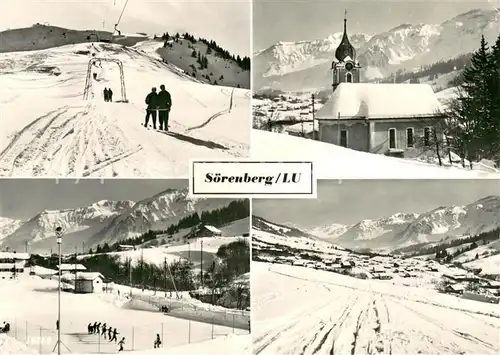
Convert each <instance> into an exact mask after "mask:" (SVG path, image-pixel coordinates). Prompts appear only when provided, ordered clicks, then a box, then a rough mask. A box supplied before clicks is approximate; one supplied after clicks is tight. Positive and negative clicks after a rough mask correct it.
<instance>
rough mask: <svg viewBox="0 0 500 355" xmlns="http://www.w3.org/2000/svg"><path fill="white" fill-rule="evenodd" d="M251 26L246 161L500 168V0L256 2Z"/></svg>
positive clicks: (433, 174) (336, 168) (355, 169)
mask: <svg viewBox="0 0 500 355" xmlns="http://www.w3.org/2000/svg"><path fill="white" fill-rule="evenodd" d="M253 28H254V30H253V69H252V77H253V87H252V91H253V101H252V105H253V128H254V130H253V133H252V157H253V158H257V159H264V158H267V159H284V158H293V159H306V160H307V159H314V161H315V162H316V168H317V174H318V176H319V177H320V178H325V179H329V178H334V179H338V178H343V179H357V178H373V179H378V178H397V179H405V178H410V179H415V178H417V179H418V178H452V179H453V178H488V177H500V166H499V160H498V156H499V148H498V147H499V138H498V137H500V128H499V126H498V124H497V122H498V120H499V119H500V113H499V112H500V109H499V106H500V104H499V103H500V93H499V90H498V85H497V83H498V82H499V81H500V76H499V74H498V73H499V72H500V60H499V59H498V58H500V55H499V53H500V36H499V33H500V2H498V0H490V1H488V0H468V1H467V2H465V1H460V0H459V1H436V0H420V1H411V2H410V1H380V0H373V1H358V0H345V1H307V0H293V1H279V2H276V1H273V0H255V1H254V5H253ZM271 147H272V149H271ZM353 162H355V163H353Z"/></svg>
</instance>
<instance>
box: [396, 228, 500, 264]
mask: <svg viewBox="0 0 500 355" xmlns="http://www.w3.org/2000/svg"><path fill="white" fill-rule="evenodd" d="M497 239H500V228H496V229H493V230H491V231H489V232H483V233H479V234H478V235H473V236H470V237H467V238H459V239H451V240H449V241H445V242H440V243H439V245H434V246H430V247H429V246H428V247H426V246H425V245H423V246H418V245H413V246H410V247H406V248H404V249H400V250H398V252H409V251H411V249H415V248H418V250H417V251H415V252H412V253H410V255H409V256H410V257H415V256H420V255H428V254H435V256H436V259H443V260H444V261H446V262H449V261H450V260H452V259H453V258H454V257H456V256H458V255H460V254H462V253H464V252H466V251H469V250H472V249H475V248H477V246H478V245H481V244H487V243H489V242H491V241H494V240H497ZM469 243H471V245H470V246H469V247H465V246H464V247H463V248H457V249H456V250H455V252H453V253H451V252H448V251H447V249H448V248H454V247H458V246H460V245H463V244H469Z"/></svg>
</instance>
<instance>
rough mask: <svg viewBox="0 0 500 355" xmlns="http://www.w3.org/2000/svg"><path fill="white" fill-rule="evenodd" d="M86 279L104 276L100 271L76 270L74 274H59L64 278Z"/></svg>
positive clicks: (90, 279)
mask: <svg viewBox="0 0 500 355" xmlns="http://www.w3.org/2000/svg"><path fill="white" fill-rule="evenodd" d="M75 278H76V279H77V280H86V281H93V280H95V279H96V278H101V279H103V280H104V276H103V275H102V274H101V273H100V272H77V273H76V275H71V274H64V275H62V276H61V279H65V280H74V279H75Z"/></svg>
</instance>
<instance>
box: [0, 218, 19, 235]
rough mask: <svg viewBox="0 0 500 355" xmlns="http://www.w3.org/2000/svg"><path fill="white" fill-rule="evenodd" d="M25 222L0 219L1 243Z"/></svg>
mask: <svg viewBox="0 0 500 355" xmlns="http://www.w3.org/2000/svg"><path fill="white" fill-rule="evenodd" d="M23 223H24V221H20V220H15V219H11V218H5V217H0V231H1V232H0V241H1V240H2V239H3V238H5V237H6V236H8V235H9V234H11V233H13V232H14V231H15V230H16V229H18V228H19V227H20V226H21V225H22V224H23Z"/></svg>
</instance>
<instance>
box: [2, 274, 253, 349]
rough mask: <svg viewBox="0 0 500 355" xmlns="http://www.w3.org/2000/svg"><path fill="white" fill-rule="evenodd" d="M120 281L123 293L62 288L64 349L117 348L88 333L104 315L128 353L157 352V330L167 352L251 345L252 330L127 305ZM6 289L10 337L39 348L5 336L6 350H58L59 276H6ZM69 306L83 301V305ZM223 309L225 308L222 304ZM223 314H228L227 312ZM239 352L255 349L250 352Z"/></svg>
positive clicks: (4, 302) (186, 304)
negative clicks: (205, 346)
mask: <svg viewBox="0 0 500 355" xmlns="http://www.w3.org/2000/svg"><path fill="white" fill-rule="evenodd" d="M115 286H118V287H117V288H118V289H120V288H121V291H122V292H121V296H120V295H118V294H117V292H116V289H115V290H114V292H109V293H92V294H74V293H68V292H62V293H61V305H62V313H61V319H62V321H61V341H62V342H63V343H64V346H62V347H61V350H62V352H65V353H66V352H67V353H69V351H66V349H69V350H70V351H71V353H73V354H92V353H108V354H114V353H116V352H117V345H116V344H115V343H114V342H109V341H108V340H103V338H100V339H99V337H98V336H97V335H95V334H88V333H87V324H88V323H89V322H90V321H94V320H98V319H99V321H103V322H107V324H108V325H111V326H113V327H116V328H117V330H118V332H119V333H120V335H119V336H120V337H125V339H126V342H125V347H124V348H125V349H124V350H125V352H132V351H134V350H135V351H137V352H139V353H140V352H141V351H142V353H143V354H146V353H152V351H153V341H154V338H155V336H156V334H157V333H160V334H161V337H162V343H163V344H162V346H163V347H162V349H161V351H162V352H163V353H165V352H166V353H170V352H171V351H170V349H172V353H175V354H177V352H176V351H175V350H174V349H176V348H180V349H182V352H181V354H193V355H195V354H199V351H200V345H197V344H198V343H205V344H207V342H208V344H210V343H213V345H214V346H215V345H216V344H219V345H218V346H219V347H220V348H221V350H222V351H224V350H223V349H224V348H225V349H226V350H225V351H229V349H231V348H232V349H234V350H243V349H245V348H246V349H248V347H249V345H250V344H248V342H249V339H248V338H249V336H248V331H246V330H239V329H231V328H230V327H222V326H217V325H215V326H214V325H212V324H209V323H201V322H196V321H192V320H191V321H190V320H185V319H180V318H175V317H170V316H166V315H165V314H164V313H162V312H158V311H156V312H151V311H141V310H132V309H127V308H126V307H123V306H124V305H125V304H126V303H127V302H128V301H129V299H128V298H127V297H126V296H125V294H127V296H128V293H129V291H130V289H129V288H128V287H120V286H119V285H115ZM0 288H1V290H2V292H0V313H1V319H0V320H1V321H2V322H3V321H7V322H9V323H10V324H11V332H10V334H9V336H10V337H15V338H16V339H17V340H18V341H20V342H21V343H24V344H25V345H26V346H27V347H28V348H30V349H33V351H31V350H30V349H26V348H24V347H22V346H21V345H20V344H19V343H17V342H15V341H13V340H12V339H11V338H5V337H2V338H0V344H1V345H0V354H30V353H42V354H51V353H53V352H54V351H53V349H54V345H55V341H56V339H57V334H56V330H55V327H54V323H55V319H57V299H58V296H57V281H53V280H42V279H40V278H37V277H30V276H27V274H22V275H19V276H18V279H17V280H2V279H0ZM133 292H134V295H135V296H141V295H143V296H144V297H145V298H147V297H151V296H152V294H153V292H152V291H151V292H148V290H146V291H145V292H144V293H142V292H141V290H137V289H135V290H133ZM156 297H157V299H161V300H162V301H163V302H165V303H167V304H168V302H169V301H170V299H169V298H165V297H163V293H161V294H158V295H157V296H156ZM174 301H175V300H174ZM182 302H183V305H184V307H185V309H186V312H188V309H189V308H188V307H193V305H196V304H197V303H198V301H196V300H192V299H190V298H189V297H183V300H182ZM35 305H36V306H35ZM69 305H78V307H70V306H69ZM218 308H219V309H221V307H218ZM212 314H217V313H216V312H213V313H212ZM221 314H222V315H223V314H224V313H223V312H221ZM104 315H105V317H104ZM219 316H220V315H219ZM103 318H105V319H103ZM162 329H163V330H162ZM40 332H42V337H40ZM240 335H241V338H240V337H239V336H240ZM0 336H1V335H0ZM218 337H221V338H222V340H226V341H228V344H226V347H224V346H221V345H220V343H221V340H220V339H218ZM232 337H234V339H232ZM209 341H211V342H209ZM190 346H192V347H193V349H192V351H189V348H190ZM63 349H64V350H63ZM214 350H215V349H214ZM153 353H154V352H153ZM237 353H238V354H249V352H248V351H246V352H237Z"/></svg>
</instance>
